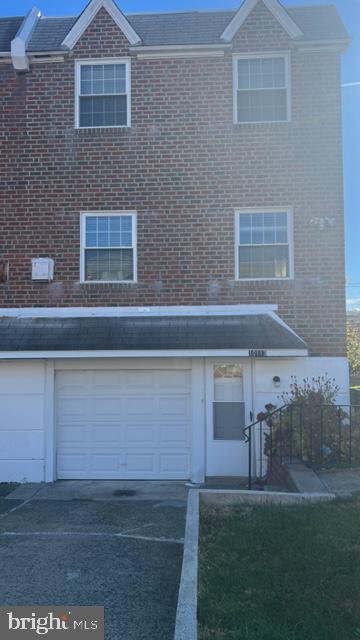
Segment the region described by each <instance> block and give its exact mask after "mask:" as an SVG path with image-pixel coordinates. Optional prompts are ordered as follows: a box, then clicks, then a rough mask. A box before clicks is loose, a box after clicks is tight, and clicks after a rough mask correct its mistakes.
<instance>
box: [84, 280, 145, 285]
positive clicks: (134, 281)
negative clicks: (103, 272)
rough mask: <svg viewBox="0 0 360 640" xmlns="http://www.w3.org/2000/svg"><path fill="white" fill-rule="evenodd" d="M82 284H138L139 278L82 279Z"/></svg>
mask: <svg viewBox="0 0 360 640" xmlns="http://www.w3.org/2000/svg"><path fill="white" fill-rule="evenodd" d="M80 284H86V285H87V284H110V285H114V284H115V285H116V284H138V281H137V280H80Z"/></svg>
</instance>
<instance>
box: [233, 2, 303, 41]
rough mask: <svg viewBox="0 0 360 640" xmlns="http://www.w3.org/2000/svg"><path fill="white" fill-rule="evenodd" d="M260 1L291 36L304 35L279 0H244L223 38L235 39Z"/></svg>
mask: <svg viewBox="0 0 360 640" xmlns="http://www.w3.org/2000/svg"><path fill="white" fill-rule="evenodd" d="M259 1H261V2H263V3H264V5H265V6H266V7H267V8H268V9H269V11H270V12H271V13H272V14H273V16H274V18H276V20H277V21H278V22H279V24H280V25H281V26H282V27H283V29H284V30H285V31H286V32H287V33H288V35H289V36H290V38H299V37H301V36H303V35H304V34H303V32H302V31H301V29H299V27H298V25H297V24H296V23H295V22H294V20H293V19H292V18H291V17H290V16H289V14H288V12H287V11H286V9H285V8H284V7H283V6H282V4H281V3H280V2H279V0H244V2H243V4H242V5H241V7H240V9H239V11H238V12H237V13H236V14H235V16H234V17H233V19H232V20H231V22H230V23H229V24H228V26H227V27H226V29H225V30H224V32H223V33H222V34H221V39H222V40H225V42H230V41H231V40H232V39H233V37H234V36H235V34H236V33H237V32H238V30H239V29H240V27H241V26H242V25H243V24H244V22H245V20H246V18H247V17H248V16H249V14H250V13H251V12H252V10H253V9H254V8H255V7H256V5H257V3H258V2H259Z"/></svg>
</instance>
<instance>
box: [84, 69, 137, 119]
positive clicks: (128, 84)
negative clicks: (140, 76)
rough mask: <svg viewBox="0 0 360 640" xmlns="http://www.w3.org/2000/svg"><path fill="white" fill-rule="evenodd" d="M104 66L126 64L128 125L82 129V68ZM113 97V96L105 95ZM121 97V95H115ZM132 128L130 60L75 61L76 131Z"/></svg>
mask: <svg viewBox="0 0 360 640" xmlns="http://www.w3.org/2000/svg"><path fill="white" fill-rule="evenodd" d="M100 64H101V65H103V64H124V65H125V79H126V114H127V123H126V124H114V125H100V126H96V127H81V126H80V109H79V105H80V82H81V67H82V66H85V65H100ZM104 95H105V96H106V95H112V94H104ZM115 95H119V94H115ZM129 127H131V64H130V58H96V59H95V60H92V59H87V58H86V59H85V58H84V59H83V60H75V129H128V128H129Z"/></svg>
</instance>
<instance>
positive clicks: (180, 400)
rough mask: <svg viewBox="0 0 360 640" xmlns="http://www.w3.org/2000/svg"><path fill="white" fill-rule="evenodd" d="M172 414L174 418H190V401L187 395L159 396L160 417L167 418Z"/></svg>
mask: <svg viewBox="0 0 360 640" xmlns="http://www.w3.org/2000/svg"><path fill="white" fill-rule="evenodd" d="M169 416H171V417H172V418H173V419H180V420H186V419H189V418H190V402H189V399H188V398H187V397H177V396H170V397H168V398H159V418H160V419H163V420H166V419H168V417H169Z"/></svg>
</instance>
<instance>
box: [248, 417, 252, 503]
mask: <svg viewBox="0 0 360 640" xmlns="http://www.w3.org/2000/svg"><path fill="white" fill-rule="evenodd" d="M248 442H249V465H248V467H249V471H248V473H249V476H248V489H249V491H251V487H252V468H251V457H252V456H251V443H252V428H251V427H250V429H249V440H248Z"/></svg>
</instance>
